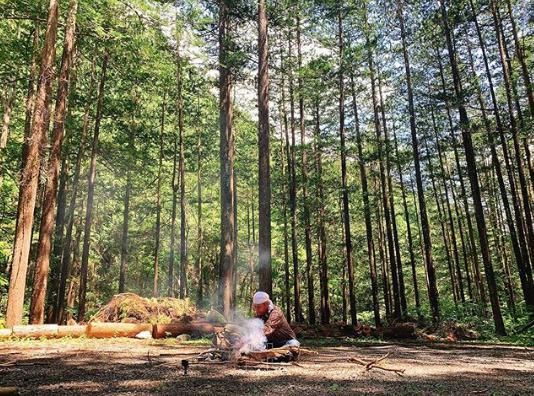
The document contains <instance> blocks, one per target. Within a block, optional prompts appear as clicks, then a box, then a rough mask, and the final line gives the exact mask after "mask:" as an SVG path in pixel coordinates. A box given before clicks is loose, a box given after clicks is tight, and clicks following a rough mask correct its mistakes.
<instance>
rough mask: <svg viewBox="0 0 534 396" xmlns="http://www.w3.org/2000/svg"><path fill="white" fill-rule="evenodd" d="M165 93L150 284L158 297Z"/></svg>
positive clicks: (153, 294)
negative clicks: (151, 280)
mask: <svg viewBox="0 0 534 396" xmlns="http://www.w3.org/2000/svg"><path fill="white" fill-rule="evenodd" d="M166 99H167V95H166V93H165V92H164V93H163V101H162V102H161V118H160V132H159V158H158V181H157V187H156V240H155V248H154V281H153V286H152V296H153V297H159V253H160V247H161V246H160V245H161V178H162V177H161V176H162V175H161V174H162V171H163V140H164V138H163V136H164V134H165V112H166V106H167V101H166Z"/></svg>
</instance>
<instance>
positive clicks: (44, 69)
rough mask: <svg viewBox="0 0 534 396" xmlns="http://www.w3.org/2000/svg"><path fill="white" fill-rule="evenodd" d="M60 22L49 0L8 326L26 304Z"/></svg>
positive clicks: (19, 212)
mask: <svg viewBox="0 0 534 396" xmlns="http://www.w3.org/2000/svg"><path fill="white" fill-rule="evenodd" d="M57 25H58V0H50V5H49V9H48V20H47V27H46V34H45V44H44V48H43V51H42V60H41V71H40V76H39V82H38V84H37V93H36V96H35V109H34V112H33V120H32V126H31V132H30V134H29V136H28V143H27V144H28V150H27V157H26V161H25V162H24V165H23V170H22V177H21V182H20V187H21V188H20V193H19V201H18V202H19V204H18V209H17V225H16V229H15V238H14V241H13V255H12V257H13V258H12V264H11V276H10V282H9V291H8V298H7V310H6V323H5V325H6V326H7V327H12V326H14V325H18V324H20V323H21V322H22V314H23V306H24V290H25V287H26V273H27V270H28V258H29V253H30V245H31V237H32V226H33V215H34V209H35V202H36V198H37V185H38V181H39V166H40V162H41V150H42V148H43V147H44V144H45V142H46V139H47V126H48V124H47V123H46V120H47V118H48V116H47V114H48V113H49V104H50V91H51V88H52V81H53V79H54V76H55V73H54V59H55V52H56V51H55V44H56V35H57Z"/></svg>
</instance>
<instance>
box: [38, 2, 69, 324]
mask: <svg viewBox="0 0 534 396" xmlns="http://www.w3.org/2000/svg"><path fill="white" fill-rule="evenodd" d="M77 11H78V1H77V0H70V2H69V11H68V16H67V26H66V28H65V41H64V44H63V55H62V59H61V70H60V73H59V83H58V88H57V98H56V108H55V111H54V130H53V133H52V141H51V142H50V156H49V159H48V178H47V181H46V186H45V191H44V201H43V205H42V213H41V228H40V232H39V245H38V248H37V262H36V264H35V273H34V277H33V293H32V299H31V305H30V323H31V324H42V323H43V322H44V312H45V296H46V286H47V280H48V269H49V266H50V252H51V250H52V233H53V231H54V223H55V220H56V219H55V215H56V197H57V195H56V194H57V187H58V179H59V164H60V162H61V158H60V157H61V146H62V144H63V136H64V134H65V117H66V114H67V104H68V97H69V82H70V71H71V67H72V62H73V60H74V49H75V40H76V36H75V31H76V13H77Z"/></svg>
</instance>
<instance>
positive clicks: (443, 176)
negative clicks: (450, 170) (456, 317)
mask: <svg viewBox="0 0 534 396" xmlns="http://www.w3.org/2000/svg"><path fill="white" fill-rule="evenodd" d="M430 112H431V116H432V123H433V125H434V128H433V129H434V138H435V140H436V149H437V151H438V159H439V165H440V168H439V171H440V176H441V177H440V180H441V185H442V188H443V191H444V192H445V208H444V210H445V209H446V210H447V213H446V216H445V217H446V218H447V221H448V224H449V230H450V234H449V235H450V242H451V243H452V254H453V259H454V270H455V278H456V283H455V287H456V289H457V291H456V293H457V296H458V297H459V298H460V300H461V302H462V303H465V291H464V285H463V278H462V271H461V270H460V255H459V254H458V250H459V249H458V242H457V240H456V229H455V227H454V218H453V216H452V209H451V204H450V201H451V200H450V198H449V189H448V186H447V181H446V178H447V177H448V175H447V174H446V172H445V165H444V163H445V162H444V160H443V154H442V150H441V145H440V140H439V136H438V128H437V127H436V126H435V125H436V120H435V115H434V108H433V107H432V108H431V110H430Z"/></svg>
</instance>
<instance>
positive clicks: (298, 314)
mask: <svg viewBox="0 0 534 396" xmlns="http://www.w3.org/2000/svg"><path fill="white" fill-rule="evenodd" d="M288 57H289V61H290V67H289V105H290V114H291V145H290V150H289V154H290V157H289V159H288V162H289V170H290V175H291V179H290V187H289V207H290V213H291V252H292V261H293V293H294V296H293V300H294V301H293V304H294V306H295V322H297V323H299V322H303V321H304V318H303V316H302V306H301V304H300V274H299V262H298V244H297V180H296V179H297V175H296V165H295V162H296V161H295V150H296V148H295V145H296V143H295V95H294V89H293V70H292V69H293V47H292V37H291V30H290V31H289V38H288Z"/></svg>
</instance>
